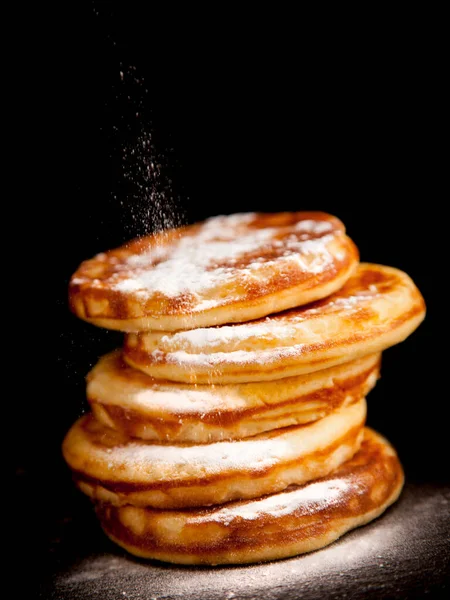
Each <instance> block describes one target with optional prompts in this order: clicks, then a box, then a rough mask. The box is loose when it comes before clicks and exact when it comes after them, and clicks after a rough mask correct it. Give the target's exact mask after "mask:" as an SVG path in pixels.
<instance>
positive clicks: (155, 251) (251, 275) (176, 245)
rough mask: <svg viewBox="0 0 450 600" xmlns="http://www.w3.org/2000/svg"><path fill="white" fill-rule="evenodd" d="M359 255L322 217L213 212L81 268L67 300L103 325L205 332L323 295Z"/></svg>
mask: <svg viewBox="0 0 450 600" xmlns="http://www.w3.org/2000/svg"><path fill="white" fill-rule="evenodd" d="M358 259H359V255H358V251H357V248H356V247H355V245H354V244H353V242H352V241H351V240H350V239H349V238H348V237H347V236H346V234H345V228H344V225H343V224H342V223H341V221H340V220H339V219H337V218H335V217H333V216H331V215H328V214H325V213H321V212H283V213H242V214H234V215H229V216H219V217H214V218H210V219H208V220H206V221H204V222H202V223H197V224H195V225H190V226H187V227H183V228H177V229H172V230H169V231H165V232H162V233H158V234H155V235H151V236H147V237H143V238H140V239H138V240H134V241H131V242H129V243H128V244H126V245H124V246H122V247H121V248H117V249H115V250H111V251H109V252H105V253H102V254H98V255H97V256H95V257H94V258H92V259H91V260H87V261H85V262H83V263H82V264H81V265H80V267H79V268H78V269H77V271H76V272H75V273H74V275H73V277H72V279H71V282H70V286H69V298H70V304H71V308H72V310H73V311H74V312H75V314H76V315H78V316H79V317H80V318H82V319H85V320H86V321H89V322H91V323H93V324H95V325H99V326H101V327H107V328H110V329H119V330H121V331H147V330H154V329H158V330H166V331H174V330H179V329H192V328H195V327H208V326H211V325H218V324H221V323H234V322H243V321H247V320H250V319H256V318H259V317H262V316H265V315H268V314H270V313H273V312H276V311H280V310H284V309H287V308H291V307H293V306H299V305H301V304H306V303H307V302H311V301H313V300H317V299H319V298H324V297H325V296H328V295H329V294H331V293H332V292H334V291H336V290H337V289H339V288H340V287H341V286H342V285H343V284H344V283H345V281H346V280H347V279H348V278H349V276H350V275H351V273H352V272H353V271H354V269H355V267H356V265H357V263H358Z"/></svg>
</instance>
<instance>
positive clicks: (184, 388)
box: [87, 351, 381, 444]
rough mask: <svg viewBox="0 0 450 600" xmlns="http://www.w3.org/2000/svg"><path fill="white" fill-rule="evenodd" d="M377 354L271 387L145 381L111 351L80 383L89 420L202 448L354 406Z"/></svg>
mask: <svg viewBox="0 0 450 600" xmlns="http://www.w3.org/2000/svg"><path fill="white" fill-rule="evenodd" d="M380 358H381V355H380V354H371V355H369V356H365V357H363V358H360V359H358V360H356V361H352V362H350V363H344V364H343V365H339V366H337V367H332V368H331V369H325V370H323V371H316V372H315V373H310V374H307V375H299V376H297V377H288V378H286V379H284V380H283V381H282V383H281V385H280V382H279V381H265V382H255V383H241V384H229V385H192V384H188V383H173V382H170V381H162V380H157V379H153V378H151V377H150V376H148V375H145V374H144V373H141V372H140V371H137V370H136V369H133V368H131V367H129V366H128V365H127V364H126V363H125V362H124V361H123V359H122V356H121V353H120V352H119V351H116V352H112V353H110V354H107V355H106V356H104V357H102V358H101V359H100V360H99V362H98V363H97V365H96V366H95V367H94V368H93V369H92V371H91V372H90V373H89V375H88V385H87V397H88V400H89V402H90V404H91V408H92V412H93V413H94V416H95V418H96V419H97V420H98V421H100V422H101V423H103V424H104V425H106V426H108V427H112V428H113V429H117V430H118V431H121V432H122V433H124V434H126V435H128V436H132V437H139V438H143V439H147V440H157V441H167V442H177V443H178V442H193V443H197V444H198V443H208V442H212V441H218V440H225V439H239V438H244V437H249V436H253V435H257V434H259V433H262V432H263V431H269V430H272V429H278V428H281V427H288V426H290V425H299V424H304V423H308V422H312V421H316V420H317V419H320V418H322V417H324V416H325V415H327V414H329V413H330V412H331V411H333V410H335V409H336V408H337V407H338V406H341V405H342V404H343V402H344V401H346V400H348V399H349V398H361V397H364V396H366V395H367V394H368V392H369V391H370V390H371V389H372V387H373V386H374V385H375V383H376V380H377V378H378V376H379V367H380Z"/></svg>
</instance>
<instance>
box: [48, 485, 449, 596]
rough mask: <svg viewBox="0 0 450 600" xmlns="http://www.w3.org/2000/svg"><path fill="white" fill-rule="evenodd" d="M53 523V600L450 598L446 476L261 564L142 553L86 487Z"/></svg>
mask: <svg viewBox="0 0 450 600" xmlns="http://www.w3.org/2000/svg"><path fill="white" fill-rule="evenodd" d="M47 509H48V510H53V509H51V507H48V506H47ZM52 523H53V525H52V527H51V528H50V529H48V528H47V530H46V532H47V534H48V535H47V543H46V548H45V552H44V553H43V554H42V557H41V558H42V566H41V568H40V589H39V592H40V597H41V598H45V599H48V600H81V599H84V598H89V599H93V600H94V599H108V600H115V599H121V600H123V599H138V598H139V599H148V600H150V599H158V600H163V599H165V600H169V599H175V598H177V599H178V598H183V600H194V599H195V600H219V599H223V600H231V599H236V600H238V599H241V598H242V599H246V600H250V599H259V598H267V599H268V600H275V599H277V600H278V599H286V600H288V599H294V598H304V599H313V598H314V599H316V598H325V599H329V598H331V599H337V598H352V599H359V598H361V599H366V598H398V599H404V598H424V597H426V598H441V597H442V598H444V597H450V571H449V564H450V485H447V484H445V483H436V484H435V485H432V484H424V483H407V484H406V486H405V488H404V491H403V493H402V495H401V497H400V499H399V501H398V502H397V503H396V504H395V505H394V506H392V507H391V508H390V509H388V511H387V512H386V513H385V514H384V515H383V516H382V517H380V518H378V519H377V520H376V521H374V522H372V523H370V524H369V525H366V526H364V527H362V528H359V529H356V530H354V531H352V532H350V533H348V534H346V535H345V536H343V537H342V538H341V539H340V540H338V541H337V542H335V543H334V544H332V545H330V546H328V547H327V548H324V549H322V550H319V551H316V552H313V553H310V554H307V555H303V556H299V557H295V558H291V559H287V560H281V561H276V562H271V563H266V564H258V565H251V566H237V567H219V568H218V567H214V568H207V567H179V566H176V565H166V564H163V563H157V562H153V561H144V560H140V559H136V558H134V557H132V556H131V555H129V554H127V553H126V552H125V551H123V550H122V549H120V548H119V547H117V546H115V545H114V544H113V543H112V542H110V541H109V540H108V538H107V537H106V536H105V535H104V534H103V532H102V531H101V529H100V526H99V524H98V522H97V521H96V518H95V516H94V513H93V510H92V507H91V504H90V503H89V501H87V499H85V498H84V497H81V494H79V492H77V491H76V490H75V491H73V492H72V491H71V492H69V494H68V496H67V497H66V499H65V505H63V506H61V505H58V506H55V507H54V514H53V519H52ZM47 525H48V524H47Z"/></svg>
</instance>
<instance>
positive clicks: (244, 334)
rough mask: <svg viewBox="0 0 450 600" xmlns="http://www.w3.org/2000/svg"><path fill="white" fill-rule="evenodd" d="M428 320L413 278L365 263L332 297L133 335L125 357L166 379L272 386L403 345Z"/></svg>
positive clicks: (125, 348) (128, 341) (130, 334)
mask: <svg viewBox="0 0 450 600" xmlns="http://www.w3.org/2000/svg"><path fill="white" fill-rule="evenodd" d="M424 316H425V303H424V300H423V298H422V296H421V294H420V292H419V290H418V289H417V287H416V286H415V284H414V282H413V281H412V280H411V278H410V277H409V276H408V275H407V274H406V273H404V272H403V271H400V270H398V269H394V268H392V267H385V266H382V265H375V264H369V263H361V264H360V265H359V266H358V268H357V270H356V272H355V274H354V275H353V276H352V277H351V278H350V279H349V280H348V281H347V283H346V284H345V285H344V286H343V287H342V288H341V289H340V290H339V291H337V292H335V293H334V294H332V295H331V296H329V297H328V298H325V299H322V300H319V301H317V302H313V303H311V304H308V305H307V306H303V307H298V308H294V309H291V310H288V311H284V312H282V313H279V314H275V315H270V316H268V317H265V318H264V319H258V320H255V321H251V322H248V323H235V324H233V325H222V326H220V327H210V328H203V329H202V328H199V329H194V330H192V331H179V332H176V333H162V332H147V333H138V334H137V333H129V334H128V335H126V336H125V344H124V354H123V356H124V359H125V360H126V362H127V363H128V364H130V365H131V366H132V367H135V368H137V369H139V370H142V371H144V372H146V373H148V374H149V375H151V376H153V377H156V378H160V379H170V380H173V381H182V382H183V381H185V382H191V383H214V384H217V383H220V384H223V383H234V382H250V381H267V380H272V379H281V378H283V377H289V376H294V375H300V374H303V373H312V372H314V371H318V370H320V369H325V368H327V367H331V366H334V365H338V364H342V363H344V362H347V361H350V360H355V359H357V358H359V357H361V356H365V355H367V354H371V353H374V352H381V351H382V350H384V349H386V348H389V347H390V346H393V345H394V344H397V343H399V342H401V341H403V340H404V339H405V338H406V337H407V336H408V335H409V334H410V333H412V332H413V331H414V330H415V329H416V327H417V326H418V325H419V323H420V322H421V321H422V319H423V318H424Z"/></svg>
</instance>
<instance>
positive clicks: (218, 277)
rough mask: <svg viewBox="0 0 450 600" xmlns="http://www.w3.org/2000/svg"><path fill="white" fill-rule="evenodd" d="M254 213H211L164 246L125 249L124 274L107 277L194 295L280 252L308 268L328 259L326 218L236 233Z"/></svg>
mask: <svg viewBox="0 0 450 600" xmlns="http://www.w3.org/2000/svg"><path fill="white" fill-rule="evenodd" d="M255 216H256V215H255V214H254V213H246V214H240V215H234V216H231V217H214V218H211V219H208V220H207V221H206V222H205V224H204V226H203V227H202V228H201V229H200V230H199V233H198V234H197V235H196V236H195V237H194V238H191V237H180V239H179V240H178V242H177V243H176V244H174V245H173V246H172V247H171V248H170V249H168V248H167V247H164V246H154V247H152V248H151V249H150V250H149V251H147V252H143V253H142V254H136V255H131V256H130V257H128V258H127V260H126V261H125V263H124V267H125V269H126V267H130V268H129V269H126V275H122V273H120V272H119V273H117V274H114V277H113V278H117V279H118V281H117V283H113V287H114V289H116V290H119V291H121V292H134V293H138V294H139V295H142V296H145V295H151V294H153V293H155V292H157V293H160V294H163V295H164V296H167V297H172V298H173V297H177V296H181V295H183V294H194V295H198V294H200V293H202V292H204V291H205V290H208V289H211V288H214V287H216V286H217V285H222V284H226V283H227V282H228V281H230V280H232V279H235V278H236V269H238V270H239V276H240V278H241V279H242V280H243V283H245V281H246V280H247V281H251V280H253V279H258V271H260V270H261V268H262V266H263V265H267V264H270V263H272V264H273V263H274V261H275V260H276V259H278V258H279V257H280V256H282V257H283V260H284V261H292V262H293V263H294V264H298V265H299V266H300V268H301V269H303V270H305V271H308V272H310V273H312V274H315V273H318V272H320V271H321V270H323V269H324V268H325V267H326V265H329V264H330V263H331V262H332V260H333V258H332V256H331V254H330V252H329V251H328V249H327V246H326V244H327V243H328V242H329V241H330V240H331V237H332V235H333V226H332V224H331V223H330V222H329V221H318V220H312V219H305V220H302V221H299V222H298V223H296V224H295V225H294V227H293V228H292V233H290V234H289V235H288V236H286V237H284V238H281V239H280V235H279V229H277V228H274V227H266V228H263V229H249V230H248V231H246V232H245V233H243V234H242V235H240V236H239V237H237V235H236V233H237V232H236V228H237V229H238V230H239V227H241V226H242V225H247V224H249V223H250V222H251V221H253V220H254V219H255ZM262 249H264V253H263V252H261V250H262ZM269 249H270V252H269V253H268V255H265V254H266V253H267V251H268V250H269ZM169 250H170V251H169ZM149 266H151V269H149ZM122 277H124V278H122ZM220 301H222V302H223V303H225V302H227V299H226V298H225V297H224V298H222V299H221V300H218V299H217V298H214V299H211V300H208V299H203V300H201V301H200V302H199V303H197V304H196V306H195V310H204V309H205V308H209V307H211V306H213V305H216V304H217V303H218V302H220Z"/></svg>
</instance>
